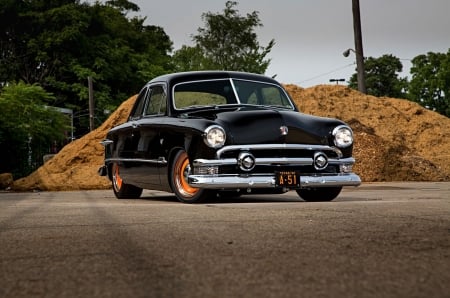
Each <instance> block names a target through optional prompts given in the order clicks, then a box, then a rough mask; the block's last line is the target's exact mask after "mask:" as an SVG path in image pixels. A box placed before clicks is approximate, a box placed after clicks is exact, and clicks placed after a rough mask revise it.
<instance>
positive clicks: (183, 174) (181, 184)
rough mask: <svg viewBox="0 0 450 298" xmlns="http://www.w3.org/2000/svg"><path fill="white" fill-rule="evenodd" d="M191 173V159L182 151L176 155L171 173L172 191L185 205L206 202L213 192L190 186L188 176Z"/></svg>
mask: <svg viewBox="0 0 450 298" xmlns="http://www.w3.org/2000/svg"><path fill="white" fill-rule="evenodd" d="M190 173H191V166H190V165H189V158H188V155H187V153H186V151H184V150H180V151H178V152H177V154H176V155H175V158H174V159H173V162H172V170H171V171H170V176H171V177H170V180H171V185H172V191H173V192H174V194H175V195H176V196H177V199H178V200H179V201H181V202H183V203H199V202H201V201H204V200H205V199H206V198H207V196H209V195H212V192H210V191H207V190H204V189H201V188H196V187H192V186H190V185H189V184H188V176H189V174H190Z"/></svg>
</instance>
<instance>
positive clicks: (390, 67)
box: [349, 55, 408, 98]
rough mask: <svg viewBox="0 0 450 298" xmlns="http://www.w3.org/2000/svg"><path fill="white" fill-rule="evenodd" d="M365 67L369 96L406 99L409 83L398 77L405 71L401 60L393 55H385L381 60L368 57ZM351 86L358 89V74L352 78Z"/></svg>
mask: <svg viewBox="0 0 450 298" xmlns="http://www.w3.org/2000/svg"><path fill="white" fill-rule="evenodd" d="M364 66H365V72H366V88H367V94H370V95H374V96H378V97H381V96H387V97H395V98H406V95H407V93H406V89H407V87H408V81H407V79H406V78H399V76H398V74H399V73H401V72H402V70H403V65H402V63H401V62H400V59H399V58H397V57H395V56H393V55H383V56H381V57H379V58H373V57H368V58H367V59H365V60H364ZM349 86H350V87H351V88H353V89H358V78H357V74H356V73H355V74H353V75H352V76H351V78H350V82H349Z"/></svg>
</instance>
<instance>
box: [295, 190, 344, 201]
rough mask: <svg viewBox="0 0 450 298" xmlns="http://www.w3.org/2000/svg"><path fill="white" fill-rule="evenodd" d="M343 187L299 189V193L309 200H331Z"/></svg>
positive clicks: (301, 196)
mask: <svg viewBox="0 0 450 298" xmlns="http://www.w3.org/2000/svg"><path fill="white" fill-rule="evenodd" d="M341 190H342V187H321V188H305V189H297V194H298V195H299V196H300V198H302V199H303V200H305V201H307V202H329V201H332V200H334V199H335V198H336V197H337V196H338V195H339V194H340V192H341Z"/></svg>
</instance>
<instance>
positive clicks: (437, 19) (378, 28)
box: [131, 0, 450, 87]
mask: <svg viewBox="0 0 450 298" xmlns="http://www.w3.org/2000/svg"><path fill="white" fill-rule="evenodd" d="M131 1H132V2H134V3H136V4H137V5H138V6H139V7H140V8H141V11H140V12H139V13H138V15H140V16H143V17H144V16H145V17H147V24H152V25H157V26H160V27H162V28H163V29H164V31H165V32H166V34H167V35H169V37H170V39H171V40H172V42H173V43H174V50H178V49H179V48H181V46H182V45H192V40H191V35H193V34H197V29H198V28H199V27H203V26H204V22H203V21H202V19H201V15H202V13H204V12H209V11H210V12H213V13H222V11H223V9H224V8H225V2H226V0H191V1H182V0H164V1H148V0H131ZM237 2H238V5H237V7H236V8H237V9H238V10H239V13H240V14H241V15H243V16H244V15H246V14H247V13H251V12H253V11H258V12H259V17H260V20H261V22H262V24H263V27H261V28H259V29H257V31H256V32H257V34H258V41H259V43H260V45H261V46H266V45H267V44H268V42H269V41H270V40H271V39H272V38H273V39H275V42H276V44H275V46H274V47H273V49H272V51H271V52H270V55H269V58H270V59H271V64H270V66H269V68H268V70H267V72H266V75H269V76H273V75H275V74H276V75H277V77H276V79H277V80H278V81H280V82H282V83H293V84H296V85H299V86H302V87H309V86H313V85H317V84H329V79H340V78H344V79H346V80H348V79H349V78H350V76H351V74H353V73H354V72H355V67H356V65H355V56H354V54H353V53H351V55H350V56H349V57H347V58H345V57H344V56H343V55H342V52H343V51H344V50H346V49H348V48H354V39H353V17H352V1H351V0H277V1H273V0H272V1H270V0H258V1H255V0H240V1H239V0H237ZM360 9H361V23H362V24H361V25H362V34H363V48H364V56H366V57H369V56H371V57H380V56H382V55H384V54H392V55H394V56H396V57H398V58H400V59H402V60H401V62H402V64H403V67H404V70H405V72H404V73H403V74H402V75H401V76H406V75H408V73H409V67H410V65H411V64H410V62H409V59H412V58H414V57H415V56H417V55H420V54H426V53H427V52H430V51H431V52H441V53H446V52H447V51H448V49H449V48H450V17H449V13H450V0H427V1H426V0H360Z"/></svg>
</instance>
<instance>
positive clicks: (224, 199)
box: [140, 194, 304, 205]
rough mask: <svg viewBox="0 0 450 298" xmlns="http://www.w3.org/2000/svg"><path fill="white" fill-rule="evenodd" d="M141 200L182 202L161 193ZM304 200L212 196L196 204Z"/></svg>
mask: <svg viewBox="0 0 450 298" xmlns="http://www.w3.org/2000/svg"><path fill="white" fill-rule="evenodd" d="M140 199H141V200H146V201H153V202H164V203H180V204H182V202H180V201H178V199H177V198H176V196H175V195H171V194H167V195H165V194H161V195H143V196H142V197H141V198H140ZM298 202H304V201H303V200H302V199H300V198H299V197H294V196H284V195H259V194H258V195H244V196H236V197H228V196H227V197H220V196H218V197H211V198H208V199H206V200H205V201H203V202H201V203H196V204H195V205H208V204H235V203H298Z"/></svg>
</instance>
